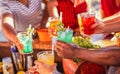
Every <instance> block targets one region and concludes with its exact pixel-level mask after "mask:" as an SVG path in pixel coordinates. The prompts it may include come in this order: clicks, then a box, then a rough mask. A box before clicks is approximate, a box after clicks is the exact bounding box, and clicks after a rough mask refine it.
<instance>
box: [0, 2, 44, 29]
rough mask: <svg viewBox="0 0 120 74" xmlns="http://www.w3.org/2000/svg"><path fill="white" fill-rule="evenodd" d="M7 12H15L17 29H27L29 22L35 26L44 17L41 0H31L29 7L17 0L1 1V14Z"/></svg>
mask: <svg viewBox="0 0 120 74" xmlns="http://www.w3.org/2000/svg"><path fill="white" fill-rule="evenodd" d="M5 12H9V13H12V14H13V16H14V27H15V29H16V30H17V31H25V30H26V28H28V26H29V24H31V25H32V27H34V26H35V25H37V24H38V23H40V22H41V20H42V18H43V12H42V9H41V0H29V6H28V7H27V6H25V5H24V4H22V3H21V2H19V1H16V0H3V1H0V16H1V15H2V14H3V13H5Z"/></svg>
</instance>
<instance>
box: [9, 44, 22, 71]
mask: <svg viewBox="0 0 120 74" xmlns="http://www.w3.org/2000/svg"><path fill="white" fill-rule="evenodd" d="M10 51H11V53H12V58H13V62H14V65H15V70H16V71H17V72H18V71H22V70H23V66H22V62H23V60H22V59H21V58H22V56H21V54H20V53H19V52H18V50H17V48H16V47H15V46H14V45H13V46H11V48H10Z"/></svg>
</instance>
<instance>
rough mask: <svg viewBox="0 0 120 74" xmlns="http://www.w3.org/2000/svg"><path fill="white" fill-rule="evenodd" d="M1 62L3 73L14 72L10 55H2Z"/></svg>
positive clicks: (12, 73)
mask: <svg viewBox="0 0 120 74" xmlns="http://www.w3.org/2000/svg"><path fill="white" fill-rule="evenodd" d="M2 63H3V66H2V67H3V74H14V68H13V64H12V59H11V58H10V57H4V58H3V59H2Z"/></svg>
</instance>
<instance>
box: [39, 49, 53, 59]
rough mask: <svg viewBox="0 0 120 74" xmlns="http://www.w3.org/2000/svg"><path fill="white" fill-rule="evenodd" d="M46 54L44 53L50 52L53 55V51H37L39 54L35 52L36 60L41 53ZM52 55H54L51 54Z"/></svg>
mask: <svg viewBox="0 0 120 74" xmlns="http://www.w3.org/2000/svg"><path fill="white" fill-rule="evenodd" d="M44 52H45V53H46V52H50V53H53V51H52V50H46V51H39V52H37V58H38V56H39V54H41V53H44ZM53 54H54V53H53Z"/></svg>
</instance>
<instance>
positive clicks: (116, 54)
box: [75, 47, 120, 66]
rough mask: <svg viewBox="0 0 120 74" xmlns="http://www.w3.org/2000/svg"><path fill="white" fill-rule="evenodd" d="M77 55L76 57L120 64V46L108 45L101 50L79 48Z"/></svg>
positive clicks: (102, 62)
mask: <svg viewBox="0 0 120 74" xmlns="http://www.w3.org/2000/svg"><path fill="white" fill-rule="evenodd" d="M106 49H107V50H106ZM75 56H76V58H81V59H84V60H87V61H90V62H94V63H98V64H104V65H114V66H120V59H119V58H120V48H119V47H106V48H102V49H100V50H85V49H83V50H81V49H79V50H77V52H76V55H75Z"/></svg>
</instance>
